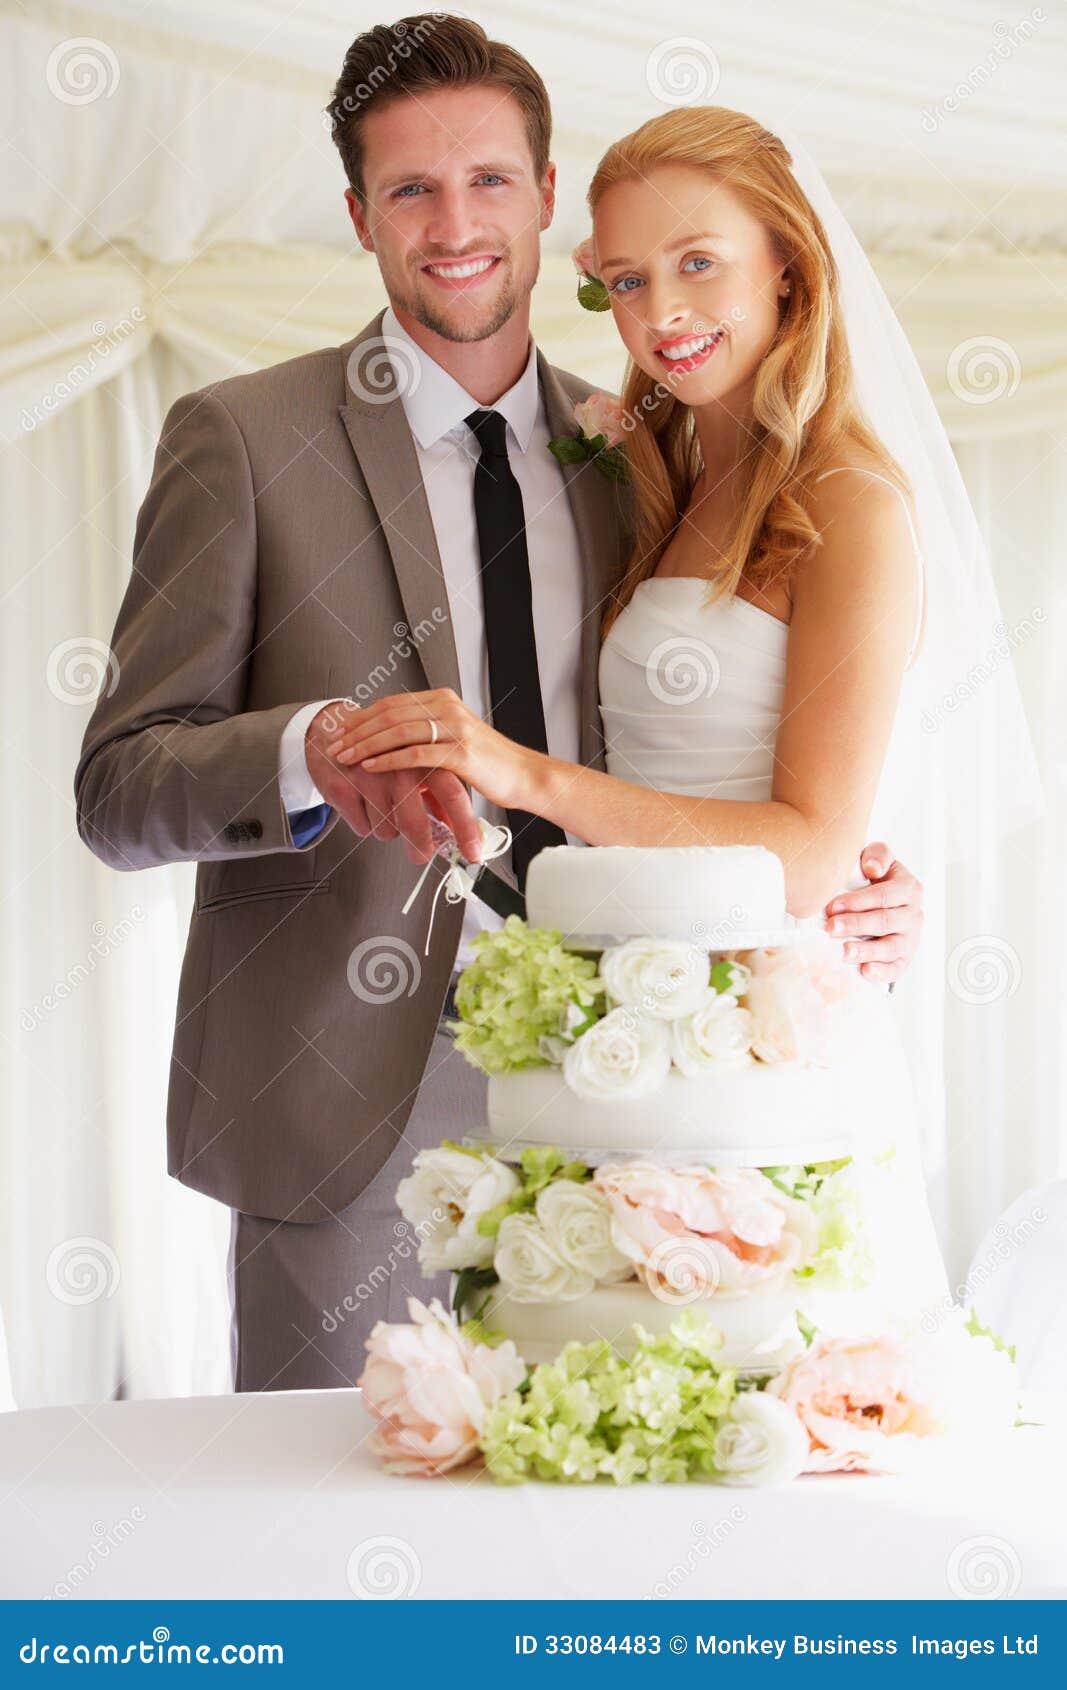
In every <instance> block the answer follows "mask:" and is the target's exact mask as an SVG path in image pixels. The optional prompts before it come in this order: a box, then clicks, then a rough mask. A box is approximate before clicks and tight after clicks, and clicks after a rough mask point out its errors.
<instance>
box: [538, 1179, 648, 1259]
mask: <svg viewBox="0 0 1067 1690" xmlns="http://www.w3.org/2000/svg"><path fill="white" fill-rule="evenodd" d="M537 1218H538V1220H539V1221H540V1222H541V1225H542V1226H543V1227H544V1229H545V1231H546V1233H547V1234H548V1238H549V1242H550V1243H551V1244H553V1245H554V1246H555V1248H556V1250H557V1251H558V1252H559V1254H560V1255H561V1256H562V1257H563V1259H564V1261H566V1262H569V1263H570V1264H571V1266H572V1267H573V1268H577V1269H578V1271H579V1272H580V1273H591V1274H592V1276H593V1278H594V1279H595V1280H597V1281H598V1282H599V1283H601V1284H605V1283H608V1282H610V1281H612V1280H616V1279H629V1278H630V1276H631V1274H632V1273H633V1263H632V1262H631V1261H630V1259H629V1257H628V1256H624V1255H623V1254H622V1251H621V1250H617V1249H616V1248H615V1245H614V1244H613V1243H612V1239H611V1204H610V1203H609V1202H608V1200H607V1198H606V1197H605V1196H604V1195H603V1194H602V1193H601V1192H599V1191H597V1190H596V1189H595V1188H594V1187H593V1186H591V1185H579V1184H578V1183H577V1182H576V1181H575V1180H572V1179H557V1180H554V1181H553V1182H552V1184H551V1185H546V1186H545V1188H544V1190H543V1191H542V1192H540V1193H539V1195H538V1198H537Z"/></svg>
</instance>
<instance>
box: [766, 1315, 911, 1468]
mask: <svg viewBox="0 0 1067 1690" xmlns="http://www.w3.org/2000/svg"><path fill="white" fill-rule="evenodd" d="M923 1374H924V1370H923V1369H922V1367H920V1366H917V1365H916V1357H915V1356H914V1355H913V1354H912V1353H910V1352H909V1350H908V1348H907V1346H906V1345H905V1344H903V1343H902V1342H900V1341H898V1340H897V1339H894V1338H890V1337H877V1338H871V1339H866V1340H864V1339H850V1338H821V1339H820V1338H817V1339H816V1340H815V1342H814V1344H813V1345H812V1347H811V1349H810V1350H808V1351H807V1352H806V1354H804V1355H802V1356H798V1357H797V1359H796V1360H795V1361H794V1362H791V1363H790V1364H789V1366H788V1367H786V1368H785V1369H784V1370H783V1372H782V1373H780V1374H779V1375H778V1376H777V1377H776V1378H775V1379H772V1380H771V1382H770V1384H769V1385H768V1386H767V1389H768V1391H769V1392H771V1394H772V1395H774V1396H776V1397H778V1398H780V1399H781V1401H782V1402H784V1403H785V1405H786V1407H787V1408H790V1409H791V1410H792V1411H793V1413H794V1414H796V1415H797V1416H798V1418H799V1419H800V1421H801V1423H802V1424H803V1426H804V1429H805V1431H806V1432H807V1434H808V1440H809V1452H808V1459H807V1463H806V1470H807V1471H808V1472H809V1473H837V1472H847V1473H853V1472H859V1473H896V1472H901V1471H903V1470H904V1469H906V1468H907V1467H908V1466H910V1465H911V1464H912V1463H913V1461H914V1460H915V1457H916V1456H917V1455H918V1454H919V1452H920V1449H921V1445H922V1440H923V1439H924V1438H928V1437H930V1436H932V1435H936V1434H937V1433H938V1432H939V1431H941V1430H942V1424H943V1423H942V1417H941V1414H940V1412H939V1408H938V1404H937V1401H936V1392H935V1389H934V1379H933V1377H932V1375H930V1374H927V1376H926V1377H925V1378H924V1376H923Z"/></svg>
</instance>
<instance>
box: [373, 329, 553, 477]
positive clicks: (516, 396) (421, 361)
mask: <svg viewBox="0 0 1067 1690" xmlns="http://www.w3.org/2000/svg"><path fill="white" fill-rule="evenodd" d="M382 334H383V335H384V336H386V337H387V338H388V339H389V340H393V341H399V342H400V345H401V346H402V347H403V348H404V352H405V354H406V355H407V356H408V357H409V358H410V359H413V360H414V363H415V366H416V368H417V369H418V372H419V379H418V381H417V382H415V383H414V385H413V386H412V388H411V391H410V392H405V391H402V392H401V395H400V403H401V404H402V405H403V407H404V415H405V417H406V418H407V423H408V427H409V428H410V429H411V432H412V434H413V435H414V436H415V439H416V440H417V441H418V443H419V445H420V446H423V447H425V446H432V445H434V444H435V442H436V441H438V440H440V439H441V438H442V437H443V436H444V435H446V434H448V433H450V432H451V431H452V430H454V429H461V430H462V433H463V435H464V436H465V437H467V438H468V439H469V440H470V441H471V442H472V443H473V440H474V436H473V435H472V434H471V433H470V430H469V429H467V428H464V427H463V420H464V418H465V417H468V416H469V415H470V413H471V412H472V411H477V410H482V409H486V410H489V409H491V410H494V411H499V412H500V414H501V416H502V417H503V418H504V420H505V422H506V423H507V424H508V427H509V430H510V432H511V434H512V435H513V436H514V439H515V443H516V445H517V446H518V448H519V451H520V452H525V451H526V449H527V448H528V446H529V444H530V436H531V434H532V433H533V428H534V423H535V422H536V421H537V411H538V406H539V404H540V391H539V388H538V381H537V351H536V348H535V346H534V343H533V341H532V340H531V342H530V355H529V357H528V358H527V360H526V368H525V369H524V370H523V372H522V375H521V376H520V377H519V379H518V381H517V382H515V384H514V386H512V387H509V388H508V390H507V392H506V393H502V394H501V396H500V398H499V399H498V400H497V401H496V403H495V404H494V405H492V406H484V407H483V406H480V405H479V403H478V401H477V399H472V398H471V396H470V394H469V393H468V392H467V390H466V388H464V387H461V386H460V384H459V382H458V381H456V380H455V378H454V377H453V376H450V375H449V373H448V371H447V370H445V369H442V367H441V365H440V364H438V363H437V362H435V360H434V359H433V358H431V357H430V355H429V353H428V352H424V351H423V349H422V347H421V346H419V345H418V343H417V342H416V341H414V340H412V338H411V336H410V335H409V334H408V332H407V330H406V329H404V328H402V327H401V325H400V323H399V322H398V320H397V317H396V314H395V312H394V311H393V308H392V306H391V305H390V306H387V308H386V311H385V315H384V317H383V318H382ZM391 362H392V363H393V365H394V368H395V367H396V366H397V363H398V359H397V358H392V359H391ZM405 373H410V372H409V371H408V372H401V371H398V379H399V378H400V377H401V375H402V374H405ZM399 384H400V386H401V388H404V387H405V386H406V385H411V384H410V383H407V384H405V383H404V381H403V380H400V381H399Z"/></svg>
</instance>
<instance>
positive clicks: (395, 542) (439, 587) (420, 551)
mask: <svg viewBox="0 0 1067 1690" xmlns="http://www.w3.org/2000/svg"><path fill="white" fill-rule="evenodd" d="M381 341H382V314H379V315H378V316H377V317H376V318H375V319H374V321H373V322H372V323H370V324H368V326H367V327H366V328H365V329H364V330H363V332H362V333H361V334H358V335H356V337H355V339H354V340H350V341H347V342H346V343H345V345H344V346H342V348H341V353H342V356H343V358H344V364H345V394H346V402H345V404H343V405H341V406H340V407H339V411H340V416H341V420H342V422H343V423H344V425H345V429H346V430H347V432H348V438H349V440H350V441H351V443H352V449H353V451H354V452H355V454H356V458H357V460H358V463H359V467H360V470H361V472H362V475H363V479H364V481H365V482H366V484H367V491H368V492H369V494H370V496H371V500H372V501H373V504H374V508H375V510H376V511H377V513H378V520H379V522H380V523H381V527H382V534H383V535H384V537H385V542H386V545H387V546H388V547H389V554H390V557H391V558H392V561H393V569H394V571H395V572H396V580H397V586H398V587H399V589H400V597H401V599H402V601H403V605H404V614H405V616H406V618H407V623H408V629H409V631H410V634H411V637H412V639H413V640H414V642H415V643H416V644H417V646H418V653H419V658H420V660H421V662H422V667H423V670H424V671H425V674H426V683H427V685H428V686H430V687H452V688H454V690H455V691H456V692H459V690H460V684H459V660H458V658H457V656H456V639H455V634H454V631H453V628H452V613H451V610H450V609H449V604H448V591H447V588H446V585H445V576H444V570H443V569H442V567H441V557H440V553H439V552H438V549H437V537H436V535H435V534H434V527H433V519H432V517H431V516H430V507H429V503H428V502H427V498H426V489H425V488H424V486H423V483H422V471H421V470H420V468H419V460H418V455H417V453H416V451H415V442H414V440H413V439H412V437H411V430H410V429H409V427H408V423H407V418H406V417H405V415H404V407H403V405H402V403H401V400H400V396H399V394H398V392H397V390H396V383H395V376H394V372H393V367H392V364H391V362H390V360H389V359H388V358H387V357H386V355H385V349H384V347H383V346H382V345H381ZM375 342H377V343H378V345H377V346H375V344H374V343H375ZM361 378H362V379H361ZM427 628H428V629H430V630H432V631H431V632H429V634H428V635H425V634H424V632H423V631H424V630H426V629H427Z"/></svg>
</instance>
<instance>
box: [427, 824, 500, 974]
mask: <svg viewBox="0 0 1067 1690" xmlns="http://www.w3.org/2000/svg"><path fill="white" fill-rule="evenodd" d="M475 820H476V821H477V823H478V832H479V833H480V834H481V836H482V860H481V862H480V863H475V864H474V865H473V869H472V867H471V865H469V864H468V863H467V861H466V859H465V858H464V857H463V856H461V854H460V850H459V846H458V845H457V844H456V841H455V838H454V836H453V834H452V832H451V830H450V829H444V828H442V829H441V832H442V834H445V833H447V838H448V839H449V840H451V845H448V844H447V843H446V842H445V841H444V840H443V841H442V843H441V845H439V847H438V850H437V853H436V856H442V855H444V854H445V852H446V851H447V854H448V867H447V869H446V870H445V872H444V874H443V875H442V876H441V878H440V880H439V881H438V882H437V890H436V892H435V893H434V895H433V903H432V904H431V905H430V921H429V925H428V927H427V929H426V949H425V950H424V951H423V953H422V954H423V956H429V954H430V937H431V935H432V933H433V923H434V917H435V915H436V914H437V900H438V898H440V896H441V893H442V892H443V893H444V895H445V902H446V903H448V904H460V903H468V902H469V901H470V899H471V898H472V897H473V896H474V881H475V878H476V877H477V875H478V873H479V871H480V870H481V869H482V868H483V867H484V866H485V864H486V863H491V862H492V861H493V860H494V858H496V857H502V856H503V855H504V854H505V852H507V851H510V850H511V829H510V827H503V826H500V827H497V826H494V824H493V823H492V822H489V821H486V819H485V817H484V816H476V817H475ZM435 831H436V830H435ZM436 856H434V857H431V858H430V860H429V862H428V863H427V864H426V866H425V868H424V869H423V871H422V873H421V874H420V875H419V878H418V880H417V881H416V882H415V885H414V886H413V887H412V889H411V892H410V893H409V895H408V899H407V902H406V903H405V905H404V907H403V909H402V911H401V914H402V915H407V913H408V911H409V910H410V908H411V906H412V904H413V903H414V902H415V899H416V898H417V897H418V895H419V893H420V892H421V891H422V889H423V887H424V886H425V884H426V876H427V875H428V874H429V872H430V870H431V868H432V867H433V865H434V862H435V861H436Z"/></svg>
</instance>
